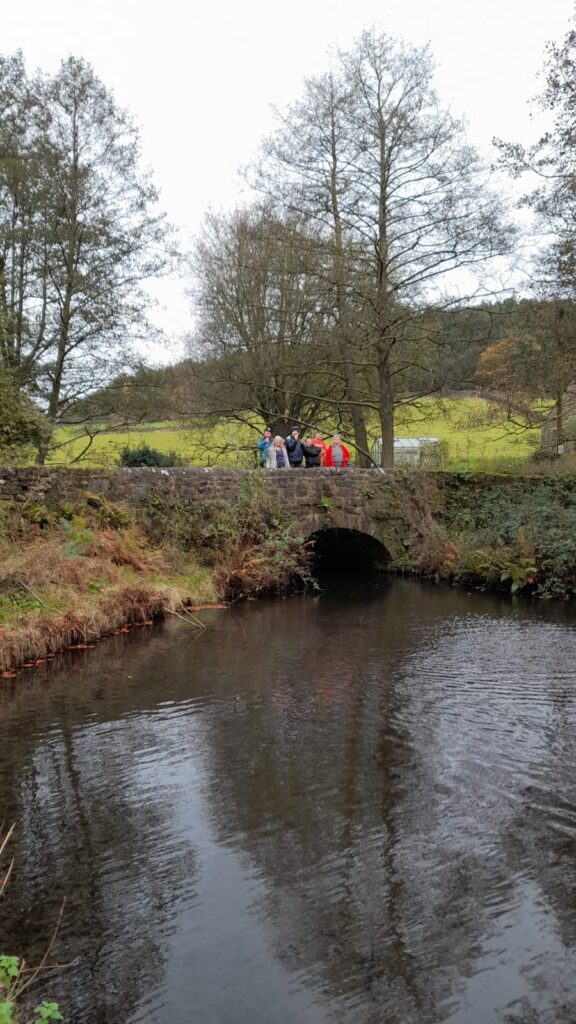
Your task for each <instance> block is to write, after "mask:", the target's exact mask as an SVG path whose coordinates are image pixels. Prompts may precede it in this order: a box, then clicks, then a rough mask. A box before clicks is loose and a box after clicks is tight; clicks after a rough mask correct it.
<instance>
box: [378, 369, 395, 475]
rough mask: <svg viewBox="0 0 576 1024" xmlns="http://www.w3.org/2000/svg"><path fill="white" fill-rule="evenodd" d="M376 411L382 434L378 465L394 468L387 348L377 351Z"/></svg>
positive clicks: (390, 380)
mask: <svg viewBox="0 0 576 1024" xmlns="http://www.w3.org/2000/svg"><path fill="white" fill-rule="evenodd" d="M378 412H379V416H380V431H381V436H382V454H381V456H380V465H381V466H382V468H383V469H394V401H393V396H392V378H391V376H390V364H389V360H388V352H387V350H380V351H379V353H378Z"/></svg>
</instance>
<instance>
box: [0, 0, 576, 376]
mask: <svg viewBox="0 0 576 1024" xmlns="http://www.w3.org/2000/svg"><path fill="white" fill-rule="evenodd" d="M573 10H574V0H547V2H542V0H483V2H482V3H480V4H471V3H470V0H391V2H389V3H384V2H378V0H291V2H290V3H287V4H285V5H280V4H273V3H270V0H241V2H239V0H202V2H201V3H198V0H188V2H182V0H180V2H179V0H164V2H163V3H159V2H158V0H156V2H154V3H153V4H152V3H150V0H97V2H96V3H94V0H90V2H89V3H88V2H86V0H22V2H21V3H20V4H18V5H16V4H10V6H9V8H7V9H5V10H4V11H3V12H2V37H1V45H2V51H3V52H4V53H11V52H13V51H14V50H15V49H17V48H21V49H22V50H23V51H24V55H25V57H26V59H27V62H28V65H29V68H33V67H36V66H39V67H41V68H43V69H44V70H47V71H54V70H55V69H56V67H57V66H58V63H59V61H60V60H61V59H62V58H63V57H66V56H68V54H74V55H76V56H82V57H85V58H86V59H88V60H89V61H91V63H92V64H93V65H94V67H95V70H96V72H97V74H98V75H99V77H100V78H101V79H102V80H103V81H104V82H105V83H106V85H108V86H109V87H112V89H113V90H114V92H115V95H116V99H117V100H118V102H119V103H120V104H121V105H122V106H126V107H129V108H130V110H131V112H132V114H133V115H134V117H135V119H136V121H137V123H138V124H139V125H140V127H141V131H142V140H143V149H144V156H145V159H146V162H147V163H149V164H150V165H151V167H152V168H153V170H154V177H155V180H156V183H157V185H158V186H159V187H160V190H161V193H162V205H163V207H164V209H165V210H166V211H167V213H168V215H169V217H170V219H171V220H172V222H173V223H175V224H176V225H178V226H179V227H180V229H181V231H182V233H183V239H184V241H185V242H187V241H189V239H190V236H191V235H192V233H193V232H194V230H195V229H196V228H197V227H198V224H199V222H200V220H201V218H202V215H203V213H204V211H205V210H206V209H207V208H208V206H210V205H211V206H216V207H219V206H229V205H233V204H234V201H235V200H236V199H238V198H239V197H240V195H241V189H242V185H241V182H240V180H239V179H238V176H237V173H236V171H237V167H238V166H239V165H240V164H242V163H245V162H247V161H248V160H249V159H250V158H251V156H252V155H253V154H254V153H255V150H256V148H257V145H258V142H259V139H260V138H261V136H262V135H263V134H264V133H265V132H266V131H267V130H269V129H270V127H271V126H272V117H271V110H270V107H271V105H272V104H279V105H282V104H283V103H285V102H289V101H290V100H291V99H294V98H296V97H297V95H298V93H299V91H300V86H301V82H302V78H303V77H304V76H305V75H310V74H314V73H315V72H318V71H322V70H323V69H324V68H325V67H326V66H327V64H328V60H329V58H328V51H329V49H330V48H335V47H337V46H342V47H347V46H349V45H350V44H351V42H352V41H353V39H354V38H355V36H357V35H358V34H359V32H360V31H361V30H362V29H363V28H367V27H370V26H372V25H376V26H377V27H379V28H381V29H383V30H384V31H386V32H389V33H391V34H393V35H402V36H404V37H405V38H406V39H408V40H409V41H410V42H414V43H419V44H422V43H426V42H428V41H430V43H431V45H432V51H433V53H434V55H435V58H436V61H437V64H438V74H437V79H436V82H437V89H438V92H439V94H440V96H441V98H442V100H443V101H444V102H445V103H447V104H448V105H450V106H451V107H452V109H453V111H454V113H456V114H459V115H464V116H465V117H466V119H467V120H468V123H469V129H470V136H471V139H472V141H474V142H475V143H476V144H477V145H478V146H481V147H485V146H488V145H489V143H490V140H491V139H492V137H493V136H494V135H497V136H500V137H502V138H505V139H510V140H519V141H528V140H529V139H530V138H532V135H533V131H534V129H533V128H531V126H530V120H529V108H528V103H527V101H528V99H529V98H530V97H531V96H533V95H534V94H535V93H536V92H537V91H538V90H539V84H538V79H537V74H538V71H539V70H540V68H541V65H542V61H543V57H544V46H545V43H546V42H547V41H548V40H550V39H555V40H560V39H561V38H562V37H563V36H564V35H565V33H566V31H567V30H568V27H569V21H570V17H571V15H572V13H573ZM156 294H157V295H158V297H159V298H160V299H161V301H162V303H163V308H162V309H160V310H158V311H157V313H156V317H155V319H156V320H157V322H158V323H159V324H162V326H163V327H164V328H165V329H166V330H167V332H168V333H169V334H171V335H173V336H174V337H175V336H176V335H178V334H180V333H181V332H183V331H185V330H186V329H187V328H189V327H190V326H191V316H190V312H189V308H188V302H187V300H186V298H185V297H184V294H183V285H182V282H163V283H162V284H160V285H159V286H158V288H157V289H156ZM178 354H179V352H178V346H177V343H176V340H175V341H174V346H173V349H172V351H171V352H170V356H171V357H172V358H176V357H177V355H178ZM167 355H168V353H167Z"/></svg>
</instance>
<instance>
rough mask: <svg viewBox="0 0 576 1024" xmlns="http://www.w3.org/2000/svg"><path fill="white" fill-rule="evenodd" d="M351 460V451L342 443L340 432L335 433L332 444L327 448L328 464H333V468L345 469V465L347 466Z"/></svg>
mask: <svg viewBox="0 0 576 1024" xmlns="http://www.w3.org/2000/svg"><path fill="white" fill-rule="evenodd" d="M349 462H350V452H349V451H348V449H347V448H346V446H345V445H343V444H342V441H341V439H340V434H334V437H333V438H332V444H331V445H330V447H329V448H328V449H327V450H326V465H327V466H332V467H333V469H344V466H347V465H348V463H349Z"/></svg>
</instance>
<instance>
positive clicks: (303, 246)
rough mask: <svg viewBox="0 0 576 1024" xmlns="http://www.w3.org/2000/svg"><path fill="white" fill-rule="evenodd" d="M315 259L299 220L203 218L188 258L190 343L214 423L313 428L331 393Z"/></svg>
mask: <svg viewBox="0 0 576 1024" xmlns="http://www.w3.org/2000/svg"><path fill="white" fill-rule="evenodd" d="M318 252H320V253H321V252H322V249H321V247H319V246H318V244H317V239H316V238H315V237H314V236H313V235H311V234H310V233H309V232H308V231H307V229H306V225H305V224H304V223H303V222H302V218H300V219H296V218H294V217H292V218H290V217H287V218H281V217H279V216H277V215H275V214H274V213H273V212H272V211H271V210H270V209H269V208H267V207H257V208H251V209H247V210H241V211H237V212H235V213H233V214H232V215H230V216H224V215H217V214H210V215H209V216H208V217H207V218H206V221H205V224H204V230H203V232H202V234H201V236H200V237H199V239H198V241H197V244H196V250H195V256H194V270H195V276H196V282H197V286H196V290H195V299H196V302H197V306H198V311H199V324H200V326H199V331H198V334H197V335H196V338H195V342H194V343H195V345H196V347H197V348H199V350H200V352H201V354H202V356H203V358H204V360H205V361H204V364H203V366H202V367H200V368H198V369H197V372H198V375H199V378H200V382H201V383H202V384H203V386H204V398H205V408H206V409H207V410H209V411H210V412H211V413H212V414H214V415H220V416H226V417H229V418H234V419H237V420H242V421H244V420H246V418H248V419H249V416H250V414H256V415H257V416H258V417H260V418H261V419H262V420H264V422H265V423H267V424H268V425H269V426H270V428H271V429H272V430H273V431H274V432H278V433H282V434H285V433H287V432H288V431H289V430H290V429H291V427H292V425H293V424H294V423H299V424H303V425H305V426H306V425H309V426H312V425H316V424H317V422H318V417H319V416H320V415H321V414H322V412H323V407H324V400H325V399H326V398H327V396H328V395H329V392H330V386H331V385H330V375H329V368H328V367H327V366H326V364H325V361H324V354H325V342H326V337H327V336H328V335H329V334H330V331H331V329H332V318H331V312H330V310H329V309H328V310H327V309H326V307H325V303H324V295H323V290H322V288H321V287H319V284H318V282H319V281H320V280H321V277H322V275H321V274H320V273H319V272H318V267H317V260H318Z"/></svg>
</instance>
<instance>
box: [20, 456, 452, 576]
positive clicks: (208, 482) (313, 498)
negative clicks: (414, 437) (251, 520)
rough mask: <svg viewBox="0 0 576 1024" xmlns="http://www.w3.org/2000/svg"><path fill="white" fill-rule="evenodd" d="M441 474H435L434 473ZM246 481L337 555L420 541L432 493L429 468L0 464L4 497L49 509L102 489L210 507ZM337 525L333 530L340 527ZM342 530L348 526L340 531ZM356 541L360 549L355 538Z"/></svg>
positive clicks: (133, 504)
mask: <svg viewBox="0 0 576 1024" xmlns="http://www.w3.org/2000/svg"><path fill="white" fill-rule="evenodd" d="M437 475H438V474H435V476H437ZM246 487H257V488H263V489H264V490H265V491H266V492H268V493H269V494H271V495H273V496H274V498H275V499H277V500H278V502H279V503H281V504H282V506H283V507H284V508H286V509H287V510H288V511H289V512H290V514H292V515H293V516H294V518H295V520H296V521H297V522H298V524H299V526H300V528H301V530H302V533H303V534H304V536H306V537H312V536H313V537H315V538H317V542H318V544H319V545H320V547H322V546H324V547H325V548H327V549H330V550H331V551H332V552H333V553H334V552H335V551H337V548H338V546H340V545H342V544H343V543H346V542H347V544H348V556H349V557H350V556H352V557H354V556H355V554H356V555H357V557H358V558H359V559H366V558H368V559H370V560H371V561H386V560H387V559H393V560H396V559H398V558H400V557H401V555H402V554H403V553H405V552H406V550H407V549H408V548H409V547H410V545H411V544H413V543H416V542H417V541H418V539H419V537H418V534H419V524H421V523H422V522H423V521H424V519H425V518H426V516H427V515H428V516H429V513H427V508H428V505H429V499H430V495H431V494H432V493H433V492H434V491H435V487H434V484H433V483H432V481H431V479H430V476H429V475H428V474H425V473H406V472H401V471H399V472H395V473H386V474H384V473H381V472H380V471H378V470H362V469H355V468H351V469H344V470H333V469H300V470H294V471H291V472H269V471H264V470H262V471H253V470H252V471H244V470H234V469H216V468H206V469H195V468H173V469H151V468H150V469H144V468H142V469H118V468H114V469H70V468H66V469H64V468H50V467H27V468H24V469H13V470H1V469H0V508H1V505H2V502H4V501H12V502H14V501H16V502H24V501H28V502H35V503H39V504H45V505H47V506H48V507H50V506H53V505H56V504H58V503H59V502H74V501H78V500H81V499H82V498H84V497H85V496H86V495H87V494H92V495H97V496H98V497H100V498H104V499H106V500H107V501H111V502H114V503H116V504H119V505H121V506H123V507H125V508H127V509H128V510H130V511H132V512H136V513H138V511H139V510H142V509H145V508H146V507H147V506H149V505H150V502H151V501H152V500H155V501H157V502H158V501H161V502H162V505H163V507H165V508H167V509H169V508H170V506H171V505H172V506H173V505H175V504H177V505H178V507H179V508H181V509H183V510H188V509H189V510H191V511H192V510H193V511H194V512H195V513H198V511H202V508H203V507H204V508H205V509H206V511H207V512H208V509H209V506H210V504H211V503H213V502H214V501H226V502H228V501H230V502H232V501H234V500H235V499H237V498H238V497H239V496H240V494H241V493H242V489H243V488H246ZM335 531H336V532H335ZM342 531H349V532H347V533H346V534H343V532H342ZM355 541H356V547H355V543H354V542H355Z"/></svg>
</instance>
